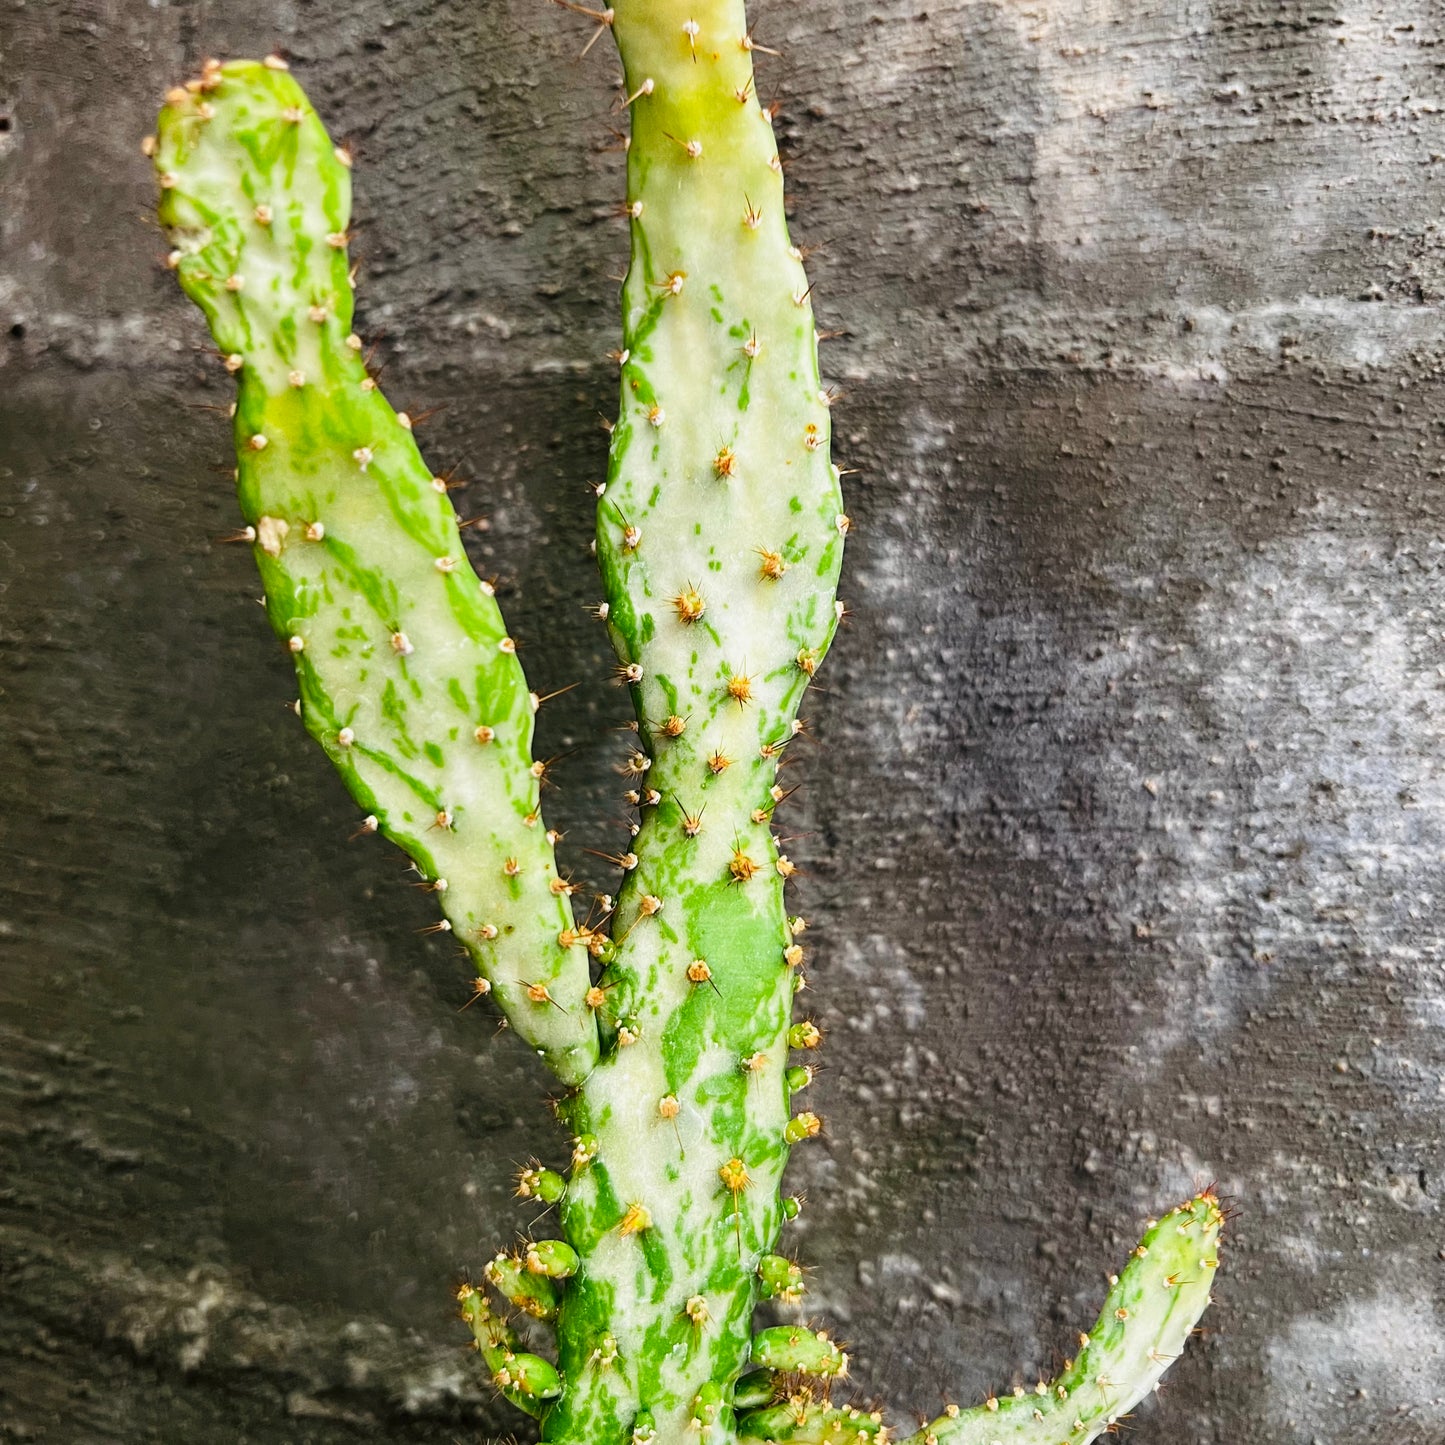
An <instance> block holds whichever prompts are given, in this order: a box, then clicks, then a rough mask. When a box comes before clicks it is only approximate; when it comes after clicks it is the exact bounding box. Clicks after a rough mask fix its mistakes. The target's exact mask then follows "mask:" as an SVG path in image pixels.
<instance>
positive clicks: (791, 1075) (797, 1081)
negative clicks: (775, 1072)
mask: <svg viewBox="0 0 1445 1445" xmlns="http://www.w3.org/2000/svg"><path fill="white" fill-rule="evenodd" d="M783 1079H784V1081H785V1082H786V1083H787V1086H788V1092H789V1093H790V1094H797V1093H800V1092H801V1091H802V1090H804V1089H806V1088H807V1087H808V1085H809V1084H811V1083H812V1082H813V1071H812V1069H810V1068H809V1067H808V1066H807V1065H806V1064H794V1065H793V1066H792V1067H791V1068H790V1069H789V1070H788V1071H787V1073H785V1074H784V1075H783Z"/></svg>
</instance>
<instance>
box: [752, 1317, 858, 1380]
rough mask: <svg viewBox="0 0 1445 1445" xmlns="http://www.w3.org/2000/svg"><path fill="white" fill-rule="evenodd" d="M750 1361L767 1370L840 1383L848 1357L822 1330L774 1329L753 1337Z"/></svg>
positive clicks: (786, 1327) (791, 1326)
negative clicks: (821, 1378) (837, 1380)
mask: <svg viewBox="0 0 1445 1445" xmlns="http://www.w3.org/2000/svg"><path fill="white" fill-rule="evenodd" d="M753 1359H754V1360H755V1361H756V1362H757V1363H758V1364H759V1365H761V1366H762V1367H763V1368H764V1369H767V1370H783V1371H788V1372H792V1373H795V1374H799V1375H822V1376H824V1377H825V1378H827V1379H840V1378H842V1376H844V1375H846V1374H847V1373H848V1356H847V1355H846V1354H845V1353H844V1352H843V1351H842V1350H840V1349H839V1348H838V1346H837V1345H835V1344H834V1343H833V1341H832V1340H831V1339H829V1338H828V1336H827V1335H826V1334H825V1333H824V1332H823V1331H822V1330H810V1329H805V1328H804V1327H803V1326H802V1325H778V1326H776V1327H775V1328H773V1329H770V1330H763V1331H762V1332H761V1333H759V1334H756V1335H754V1336H753Z"/></svg>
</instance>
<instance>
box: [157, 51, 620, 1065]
mask: <svg viewBox="0 0 1445 1445" xmlns="http://www.w3.org/2000/svg"><path fill="white" fill-rule="evenodd" d="M153 154H154V160H155V166H156V170H157V173H158V175H159V178H160V184H161V192H162V194H161V205H160V216H161V221H162V223H163V224H164V226H165V227H166V230H167V232H168V233H169V235H170V238H171V241H172V244H173V246H174V249H173V250H172V252H171V255H170V258H169V264H170V265H171V267H172V269H174V271H175V273H176V276H177V278H178V280H179V281H180V283H181V286H182V287H183V288H184V290H185V291H186V293H187V295H189V296H190V297H191V298H192V299H193V300H194V301H195V302H196V303H197V304H198V305H199V306H200V307H201V309H202V310H203V311H204V312H205V314H206V318H207V321H208V322H209V323H210V327H211V332H212V335H213V336H214V338H215V341H216V344H217V346H218V347H219V348H220V351H221V354H222V357H223V359H224V362H225V366H226V369H227V370H228V371H230V372H232V373H233V374H234V375H235V377H236V380H237V383H238V385H239V394H238V399H237V404H236V408H235V441H236V452H237V458H238V472H237V480H238V490H239V495H240V501H241V506H242V509H243V511H244V513H245V516H246V520H247V522H248V524H249V535H250V536H251V538H252V540H253V542H254V547H255V554H256V560H257V562H258V564H259V566H260V570H261V576H262V579H263V581H264V583H265V587H266V607H267V612H268V614H269V616H270V619H271V623H272V625H273V627H274V628H275V629H276V632H277V633H278V635H279V636H280V637H281V638H282V639H283V641H284V642H285V644H286V646H287V647H288V648H289V649H290V652H291V655H292V657H293V658H294V661H295V665H296V672H297V678H298V681H299V684H300V691H301V703H300V711H301V716H302V718H303V720H304V722H305V724H306V726H307V728H308V729H309V731H310V732H311V733H312V735H313V736H314V737H315V738H316V739H317V741H319V742H320V743H321V745H322V746H323V747H324V748H325V749H326V751H327V753H328V754H329V755H330V757H331V760H332V762H333V763H334V764H335V765H336V767H337V769H338V771H340V773H341V775H342V777H343V778H344V779H345V781H346V784H347V786H348V787H349V788H350V790H351V792H352V794H353V796H354V797H355V798H356V799H357V801H358V802H359V803H360V804H361V807H362V810H363V812H364V813H365V814H366V822H365V825H364V826H365V827H367V828H368V829H371V830H379V831H381V832H382V833H384V834H385V835H386V836H387V837H388V838H390V839H392V840H393V841H394V842H396V843H397V844H399V845H400V846H401V847H402V848H404V849H405V850H406V852H407V853H408V854H410V856H411V857H412V859H413V860H414V862H415V864H416V866H417V869H418V872H419V873H420V875H421V879H422V886H424V887H428V888H430V889H431V890H433V891H434V892H435V894H436V897H437V901H438V902H439V904H440V906H441V909H442V913H443V918H442V920H441V922H440V923H438V925H437V928H438V929H439V930H446V931H450V932H452V933H453V934H454V935H455V937H456V938H457V939H458V941H459V942H461V943H462V944H463V945H464V946H465V948H466V949H467V951H468V953H469V954H470V955H471V957H472V959H473V960H474V962H475V964H476V967H477V969H478V972H479V974H480V976H481V977H480V981H479V985H478V987H479V991H484V990H486V989H489V990H490V991H491V992H492V993H493V994H494V996H495V997H496V999H497V1000H498V1002H499V1003H500V1004H501V1006H502V1008H503V1010H504V1011H505V1013H506V1015H507V1017H508V1019H509V1020H510V1021H511V1023H512V1025H513V1026H514V1028H515V1029H516V1031H517V1032H518V1033H519V1034H520V1035H521V1036H522V1037H523V1038H524V1039H525V1040H526V1041H527V1042H528V1043H529V1044H530V1045H531V1046H532V1047H533V1048H535V1049H537V1050H538V1051H539V1052H540V1053H541V1054H542V1055H543V1057H544V1058H545V1059H546V1060H547V1062H548V1063H549V1064H550V1065H551V1066H552V1067H553V1068H554V1069H555V1070H556V1072H557V1073H558V1074H560V1075H561V1077H562V1078H563V1079H565V1080H567V1081H568V1082H572V1083H575V1082H577V1081H579V1080H580V1079H582V1078H583V1077H584V1076H585V1075H586V1074H587V1073H588V1071H589V1070H590V1069H591V1067H592V1066H593V1064H594V1063H595V1061H596V1058H597V1035H596V1026H595V1023H594V1020H593V1017H592V1015H591V1014H590V1012H589V1011H588V1010H587V1008H586V1006H585V1004H584V1002H583V1000H584V996H585V994H586V991H587V988H588V986H589V984H590V981H591V980H590V977H589V969H588V957H587V951H586V948H585V946H583V945H584V943H585V940H582V941H581V942H579V940H578V938H577V931H576V929H575V927H574V923H573V915H572V909H571V904H570V901H569V897H568V885H566V884H565V882H563V880H561V879H559V878H558V876H557V872H556V866H555V862H554V858H553V850H552V843H551V840H550V838H549V836H548V833H547V829H546V826H545V824H544V823H543V822H542V819H541V814H540V810H539V805H538V788H539V785H540V783H539V776H540V773H539V769H538V768H537V767H536V766H534V764H533V761H532V754H531V746H532V726H533V712H534V701H533V699H532V696H531V695H530V694H529V692H528V690H527V685H526V681H525V679H524V678H523V675H522V670H521V667H520V665H519V664H518V661H517V658H516V655H515V651H516V649H515V644H514V643H513V642H512V640H511V639H510V637H508V635H507V632H506V628H505V626H504V625H503V622H502V618H501V614H500V612H499V611H498V608H497V605H496V602H495V600H494V599H493V596H492V589H491V587H490V585H489V584H487V583H484V582H482V581H481V580H480V579H479V578H478V577H477V575H476V573H475V572H474V571H473V570H472V568H471V565H470V563H469V562H468V560H467V556H466V552H465V550H464V548H463V546H462V540H461V535H460V533H459V531H458V526H457V518H456V513H455V512H454V510H453V508H452V506H451V503H450V502H449V501H448V499H447V495H446V484H445V482H444V481H442V480H441V479H440V478H437V477H434V476H433V474H432V471H431V469H430V468H429V467H427V465H426V464H425V463H424V462H423V461H422V458H421V455H420V453H419V452H418V450H417V446H416V443H415V441H414V439H413V437H412V432H411V423H410V420H409V419H408V418H407V417H406V416H405V415H402V414H399V413H397V412H395V411H393V410H392V408H391V407H390V406H389V405H388V403H387V402H386V400H385V398H384V397H383V396H382V394H381V392H380V391H379V390H378V389H377V387H376V385H375V383H374V382H373V381H372V379H371V378H370V377H369V376H368V374H367V370H366V366H365V363H364V361H363V359H362V356H361V354H360V345H361V344H360V341H359V339H358V338H357V337H356V336H355V335H354V334H353V333H352V331H351V315H352V299H353V298H352V288H351V282H350V278H349V275H348V262H347V255H346V246H347V226H348V224H349V219H350V212H351V185H350V170H349V166H350V161H349V159H348V158H347V157H346V155H345V153H344V152H343V151H340V150H338V149H337V148H335V147H334V146H333V145H332V143H331V140H330V138H329V137H328V135H327V134H326V131H325V128H324V127H323V126H322V124H321V122H320V120H319V119H318V118H317V116H316V113H315V111H314V110H312V108H311V106H310V104H309V103H308V102H307V100H306V97H305V95H304V94H303V92H302V90H301V88H300V86H299V85H297V83H296V82H295V80H294V79H293V78H292V77H291V76H290V75H289V74H288V73H287V72H286V70H285V67H284V63H283V62H280V61H277V60H275V59H274V58H272V59H270V60H268V61H266V62H263V63H258V62H254V61H238V62H233V63H231V64H227V65H218V64H216V63H215V62H207V65H206V67H205V69H204V71H203V73H202V75H201V77H200V78H199V79H198V80H195V81H192V82H190V84H189V85H187V86H185V87H179V88H177V89H176V90H174V91H172V92H171V94H170V95H169V97H168V98H167V104H166V106H165V108H164V109H163V110H162V112H161V115H160V122H159V127H158V131H157V136H156V138H155V141H154V144H153Z"/></svg>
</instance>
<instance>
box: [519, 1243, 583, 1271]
mask: <svg viewBox="0 0 1445 1445" xmlns="http://www.w3.org/2000/svg"><path fill="white" fill-rule="evenodd" d="M581 1264H582V1261H581V1259H579V1258H578V1255H577V1251H576V1250H575V1249H573V1248H572V1246H571V1245H570V1244H568V1243H566V1242H565V1241H564V1240H560V1239H538V1240H535V1241H533V1243H531V1244H529V1245H528V1246H527V1268H528V1270H530V1271H531V1273H533V1274H542V1275H546V1276H547V1277H548V1278H549V1279H571V1277H572V1276H573V1275H574V1274H576V1273H577V1271H578V1269H579V1268H580V1267H581Z"/></svg>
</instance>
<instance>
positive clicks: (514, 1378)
mask: <svg viewBox="0 0 1445 1445" xmlns="http://www.w3.org/2000/svg"><path fill="white" fill-rule="evenodd" d="M493 1379H494V1380H495V1381H496V1383H497V1384H498V1386H500V1387H501V1388H502V1389H504V1390H515V1391H516V1392H517V1394H519V1395H524V1396H526V1397H527V1398H529V1399H532V1400H554V1399H556V1397H557V1396H558V1395H560V1394H561V1393H562V1378H561V1376H560V1375H558V1373H557V1371H556V1368H555V1367H554V1366H552V1365H549V1364H548V1363H547V1361H546V1360H544V1359H543V1358H542V1357H541V1356H540V1355H513V1354H508V1355H506V1356H505V1357H504V1358H503V1360H502V1364H501V1365H500V1367H499V1368H498V1369H497V1370H496V1372H495V1373H494V1375H493Z"/></svg>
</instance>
